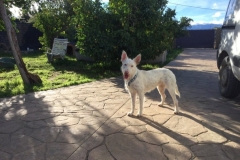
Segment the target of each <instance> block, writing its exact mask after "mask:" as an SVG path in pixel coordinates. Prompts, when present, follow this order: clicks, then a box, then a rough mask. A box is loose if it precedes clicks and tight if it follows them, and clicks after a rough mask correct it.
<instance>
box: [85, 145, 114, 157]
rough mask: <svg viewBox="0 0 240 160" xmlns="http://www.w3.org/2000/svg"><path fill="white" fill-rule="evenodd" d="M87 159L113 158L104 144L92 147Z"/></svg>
mask: <svg viewBox="0 0 240 160" xmlns="http://www.w3.org/2000/svg"><path fill="white" fill-rule="evenodd" d="M88 160H114V158H113V157H112V156H111V155H110V153H109V152H108V150H107V148H106V146H105V145H101V146H100V147H97V148H95V149H93V150H92V151H91V152H90V153H89V157H88Z"/></svg>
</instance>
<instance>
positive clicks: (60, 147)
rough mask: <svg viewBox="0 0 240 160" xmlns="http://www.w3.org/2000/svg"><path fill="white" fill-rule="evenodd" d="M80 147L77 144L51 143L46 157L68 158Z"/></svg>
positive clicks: (49, 158) (52, 159)
mask: <svg viewBox="0 0 240 160" xmlns="http://www.w3.org/2000/svg"><path fill="white" fill-rule="evenodd" d="M77 148H78V145H76V144H65V143H49V144H48V145H47V152H46V159H48V160H60V159H67V158H68V157H70V155H72V153H73V152H74V151H75V150H76V149H77Z"/></svg>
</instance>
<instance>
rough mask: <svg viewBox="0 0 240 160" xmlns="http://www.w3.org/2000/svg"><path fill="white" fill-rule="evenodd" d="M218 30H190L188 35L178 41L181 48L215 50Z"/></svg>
mask: <svg viewBox="0 0 240 160" xmlns="http://www.w3.org/2000/svg"><path fill="white" fill-rule="evenodd" d="M215 32H216V30H214V29H211V30H188V35H186V36H184V37H180V38H177V39H176V42H175V45H176V47H180V48H215V45H216V44H215V41H216V39H215Z"/></svg>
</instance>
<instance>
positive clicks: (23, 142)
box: [0, 136, 42, 154]
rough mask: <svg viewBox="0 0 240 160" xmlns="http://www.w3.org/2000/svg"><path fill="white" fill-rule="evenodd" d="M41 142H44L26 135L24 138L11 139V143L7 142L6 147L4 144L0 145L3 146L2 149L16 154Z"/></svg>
mask: <svg viewBox="0 0 240 160" xmlns="http://www.w3.org/2000/svg"><path fill="white" fill-rule="evenodd" d="M41 144H42V142H40V141H38V140H35V139H33V138H31V137H27V136H24V137H22V138H18V139H15V140H12V141H9V143H7V144H6V145H5V146H4V147H3V146H0V147H1V150H3V151H5V152H8V153H12V154H16V153H19V152H23V151H25V150H27V149H30V148H32V147H34V146H38V145H41Z"/></svg>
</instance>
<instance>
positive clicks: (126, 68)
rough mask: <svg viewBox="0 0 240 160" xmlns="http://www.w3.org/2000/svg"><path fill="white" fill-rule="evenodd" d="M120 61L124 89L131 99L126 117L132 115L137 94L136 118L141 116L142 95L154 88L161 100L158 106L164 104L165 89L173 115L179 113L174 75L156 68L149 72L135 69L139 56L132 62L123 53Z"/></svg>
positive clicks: (177, 92) (139, 59)
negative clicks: (171, 103)
mask: <svg viewBox="0 0 240 160" xmlns="http://www.w3.org/2000/svg"><path fill="white" fill-rule="evenodd" d="M121 61H122V67H121V70H122V73H123V77H124V81H125V88H126V89H127V90H128V92H129V94H130V96H131V99H132V110H131V112H129V113H128V116H131V115H133V112H134V109H135V99H136V94H138V96H139V102H140V106H139V110H138V114H137V116H141V115H142V110H143V99H144V94H145V93H146V92H150V91H151V90H153V89H155V88H156V87H157V89H158V92H159V93H160V95H161V99H162V101H161V102H160V104H159V105H163V104H164V102H165V98H166V95H165V89H167V90H168V91H169V93H170V95H171V97H172V99H173V102H174V105H175V110H174V113H175V114H177V113H179V109H178V100H177V98H176V94H177V95H178V96H179V97H180V93H179V91H178V86H177V83H176V78H175V75H174V74H173V73H172V71H170V70H169V69H166V68H158V69H153V70H150V71H144V70H139V69H138V68H137V65H138V64H139V63H140V61H141V54H139V55H137V56H136V57H135V58H134V59H133V60H132V59H130V58H128V56H127V53H126V52H125V51H123V52H122V57H121Z"/></svg>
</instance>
